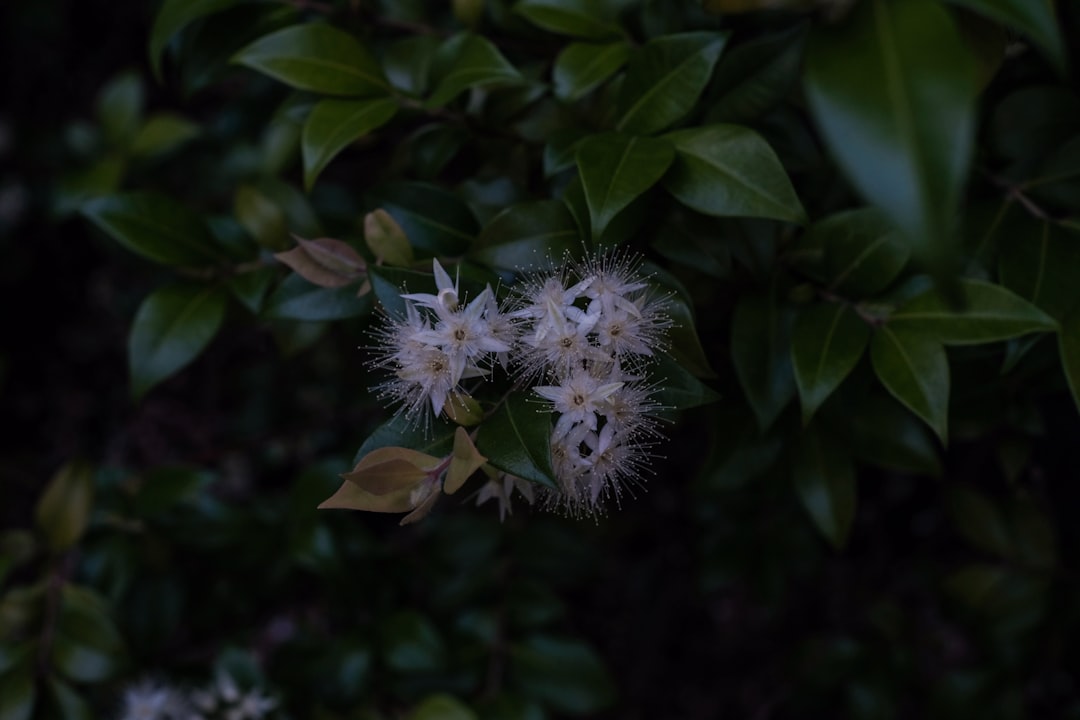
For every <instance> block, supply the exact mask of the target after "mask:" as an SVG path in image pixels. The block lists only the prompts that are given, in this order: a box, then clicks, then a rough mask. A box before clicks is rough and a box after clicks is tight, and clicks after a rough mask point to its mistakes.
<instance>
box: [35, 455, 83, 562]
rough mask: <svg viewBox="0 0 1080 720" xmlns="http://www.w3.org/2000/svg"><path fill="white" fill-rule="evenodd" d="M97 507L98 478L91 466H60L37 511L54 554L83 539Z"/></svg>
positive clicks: (37, 519) (38, 519)
mask: <svg viewBox="0 0 1080 720" xmlns="http://www.w3.org/2000/svg"><path fill="white" fill-rule="evenodd" d="M93 506H94V478H93V475H92V473H91V471H90V468H89V467H87V466H86V465H83V464H81V463H70V464H68V465H65V466H64V467H62V468H60V470H59V471H57V473H56V475H54V476H53V478H52V480H50V481H49V484H48V485H47V486H46V487H45V492H44V493H42V495H41V499H40V500H38V504H37V508H36V510H35V512H34V519H35V520H36V521H37V526H38V528H39V529H40V530H41V532H42V533H43V534H44V535H45V537H46V539H47V540H48V541H49V548H50V549H51V550H52V551H53V552H54V553H60V552H63V551H64V550H67V549H68V548H70V547H71V546H72V545H74V544H75V543H77V542H78V541H79V538H80V537H82V534H83V531H85V530H86V526H87V524H88V523H89V522H90V511H91V510H92V509H93Z"/></svg>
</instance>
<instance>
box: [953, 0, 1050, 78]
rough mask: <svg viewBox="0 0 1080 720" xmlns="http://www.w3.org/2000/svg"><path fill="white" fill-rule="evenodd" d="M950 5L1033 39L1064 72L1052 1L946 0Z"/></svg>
mask: <svg viewBox="0 0 1080 720" xmlns="http://www.w3.org/2000/svg"><path fill="white" fill-rule="evenodd" d="M948 2H951V3H952V4H953V5H959V6H961V7H965V8H968V9H969V10H973V11H975V12H977V13H979V14H980V15H984V16H986V17H987V18H989V19H991V20H995V21H997V22H999V23H1002V24H1003V25H1006V26H1008V27H1011V28H1014V29H1016V30H1018V31H1019V32H1020V33H1022V34H1024V35H1027V36H1028V37H1029V38H1030V39H1032V40H1033V41H1035V44H1036V45H1038V46H1039V47H1040V48H1041V49H1042V51H1043V52H1045V53H1046V56H1047V57H1048V58H1049V59H1050V60H1051V62H1053V63H1054V66H1055V67H1056V68H1057V70H1058V72H1064V71H1065V67H1066V63H1067V57H1066V52H1065V44H1064V43H1063V42H1062V39H1061V31H1060V29H1059V24H1058V19H1057V17H1056V16H1055V13H1054V4H1053V2H1039V1H1038V0H1035V1H1034V2H1033V0H948Z"/></svg>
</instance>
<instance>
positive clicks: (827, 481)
mask: <svg viewBox="0 0 1080 720" xmlns="http://www.w3.org/2000/svg"><path fill="white" fill-rule="evenodd" d="M791 475H792V479H793V480H794V482H795V489H796V490H797V491H798V493H799V497H800V498H801V499H802V502H803V507H805V508H806V511H807V512H808V513H809V514H810V518H811V519H812V520H813V521H814V525H816V526H817V529H818V530H820V531H821V534H822V535H824V536H825V537H826V539H828V541H829V542H830V543H832V546H833V547H834V548H836V549H837V550H839V549H841V548H843V547H844V545H846V544H847V539H848V535H849V534H850V533H851V524H852V521H853V520H854V518H855V466H854V465H853V464H852V462H851V456H850V455H849V453H848V450H847V449H846V448H845V447H844V446H843V445H841V444H840V443H839V442H838V441H837V440H836V439H834V438H832V437H829V436H828V435H826V434H825V433H823V432H822V431H821V430H819V429H818V428H817V427H815V426H813V425H811V426H810V427H808V428H806V429H805V430H803V432H802V434H800V435H799V439H798V442H797V444H796V445H795V450H794V452H793V454H792V458H791Z"/></svg>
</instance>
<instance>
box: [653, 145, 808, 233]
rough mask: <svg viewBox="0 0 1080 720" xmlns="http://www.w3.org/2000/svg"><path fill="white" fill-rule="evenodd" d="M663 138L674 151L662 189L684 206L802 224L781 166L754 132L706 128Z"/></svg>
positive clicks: (802, 215)
mask: <svg viewBox="0 0 1080 720" xmlns="http://www.w3.org/2000/svg"><path fill="white" fill-rule="evenodd" d="M664 137H665V139H667V140H669V141H671V143H672V144H673V145H674V146H675V151H676V160H675V163H674V165H672V168H671V172H670V173H668V174H667V176H666V177H665V178H664V187H666V188H667V189H668V192H670V193H671V194H672V195H674V196H675V197H676V198H678V199H679V201H680V202H682V203H683V204H684V205H686V206H688V207H691V208H693V209H694V210H697V211H698V212H702V213H705V214H706V215H716V216H719V217H725V216H737V217H762V218H773V219H776V220H785V221H787V222H793V223H800V224H801V223H805V222H806V213H805V212H804V211H803V208H802V205H801V204H800V203H799V198H798V197H797V196H796V195H795V190H794V188H792V187H791V181H790V180H789V179H788V176H787V173H786V172H785V171H784V166H783V165H781V164H780V160H779V159H778V158H777V157H776V153H775V152H773V149H772V148H771V147H769V144H768V143H767V142H765V140H764V138H762V137H761V136H760V135H758V134H757V133H756V132H754V131H753V130H750V129H748V128H744V127H740V126H738V125H709V126H706V127H699V128H690V129H687V130H679V131H677V132H673V133H670V134H668V135H665V136H664Z"/></svg>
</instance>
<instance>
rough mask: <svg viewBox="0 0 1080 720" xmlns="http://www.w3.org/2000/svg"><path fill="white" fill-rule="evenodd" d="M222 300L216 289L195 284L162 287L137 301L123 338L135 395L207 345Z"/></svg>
mask: <svg viewBox="0 0 1080 720" xmlns="http://www.w3.org/2000/svg"><path fill="white" fill-rule="evenodd" d="M225 301H226V297H225V295H224V293H222V292H221V291H220V290H218V289H217V288H213V287H202V286H198V285H167V286H165V287H163V288H160V289H158V290H155V291H154V293H153V294H151V295H150V296H149V297H148V298H146V300H144V301H143V303H142V305H140V306H139V311H138V312H137V313H136V314H135V321H134V323H133V325H132V327H131V336H130V338H129V339H128V362H129V364H130V367H131V392H132V395H134V397H135V398H136V399H138V398H141V397H142V396H143V395H144V394H146V391H147V390H149V389H150V388H152V387H153V386H154V385H157V384H158V383H159V382H161V381H162V380H164V379H166V378H168V377H169V376H171V375H173V374H175V373H176V372H177V371H179V370H180V369H181V368H183V367H184V366H185V365H187V364H188V363H190V362H191V361H192V360H194V359H195V358H196V357H198V355H199V353H201V352H202V351H203V349H204V348H205V347H206V346H207V345H209V344H210V341H211V340H212V339H213V337H214V335H216V334H217V331H218V329H219V328H220V327H221V323H222V321H223V320H224V319H225Z"/></svg>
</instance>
